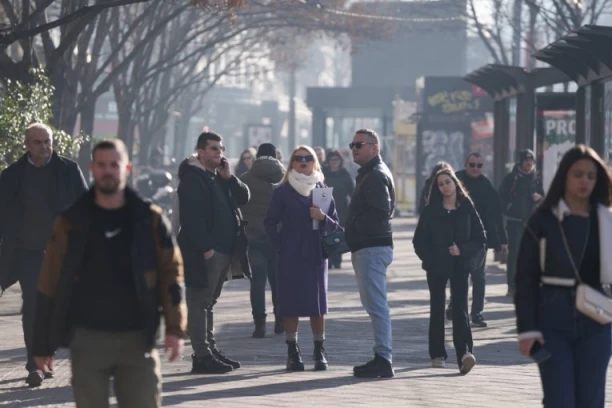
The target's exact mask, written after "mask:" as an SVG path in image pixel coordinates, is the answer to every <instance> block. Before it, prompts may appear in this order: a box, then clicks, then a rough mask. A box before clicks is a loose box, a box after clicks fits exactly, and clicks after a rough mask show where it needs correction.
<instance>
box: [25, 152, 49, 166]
mask: <svg viewBox="0 0 612 408" xmlns="http://www.w3.org/2000/svg"><path fill="white" fill-rule="evenodd" d="M52 158H53V154H51V156H49V158H48V159H47V161H46V162H45V163H44V164H43V165H42V166H39V165H37V164H36V163H34V162H33V161H32V158H30V154H29V153H28V162H29V163H30V164H31V165H33V166H36V167H45V166H46V165H47V164H49V162H50V161H51V159H52Z"/></svg>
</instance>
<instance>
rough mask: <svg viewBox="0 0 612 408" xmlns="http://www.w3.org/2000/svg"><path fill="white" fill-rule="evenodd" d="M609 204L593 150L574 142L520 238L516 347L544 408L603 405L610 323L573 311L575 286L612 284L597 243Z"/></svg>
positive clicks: (607, 181)
mask: <svg viewBox="0 0 612 408" xmlns="http://www.w3.org/2000/svg"><path fill="white" fill-rule="evenodd" d="M611 205H612V179H611V176H610V173H609V171H608V169H607V168H606V166H605V164H604V163H603V161H602V160H601V158H600V157H599V156H598V155H597V153H596V152H595V151H594V150H593V149H591V148H590V147H587V146H584V145H578V146H576V147H574V148H572V149H571V150H569V151H568V152H567V153H566V154H565V156H564V157H563V159H562V160H561V163H560V164H559V169H558V170H557V173H556V174H555V177H554V179H553V181H552V183H551V186H550V189H549V191H548V194H547V196H546V198H545V200H544V202H543V203H542V205H541V206H540V208H539V209H538V210H537V211H536V213H535V214H534V215H533V216H532V217H531V219H530V220H529V222H528V225H527V228H526V230H525V233H524V234H523V239H522V241H521V246H520V250H519V254H518V262H517V275H516V285H517V286H516V294H515V297H514V302H515V305H516V315H517V327H518V333H519V335H518V340H519V349H520V352H521V354H523V355H524V356H532V357H534V359H535V360H536V361H538V362H539V365H538V368H539V370H540V377H541V380H542V388H543V391H544V406H545V407H550V408H553V407H554V408H603V407H604V405H605V390H606V374H607V371H608V363H609V361H610V351H611V347H610V342H611V334H610V324H600V323H598V322H596V321H595V320H592V319H591V318H589V317H588V316H586V315H583V314H582V313H581V312H579V311H578V310H577V308H576V286H577V284H578V283H579V281H581V282H582V283H584V284H587V285H589V286H591V287H592V288H594V289H596V290H599V291H601V292H602V293H603V292H604V285H606V284H609V283H611V282H612V262H610V259H609V256H608V255H607V253H606V251H609V248H606V246H609V245H610V242H600V237H602V236H603V237H605V236H612V235H609V234H612V219H611V217H612V212H611V211H612V209H611ZM577 274H579V276H580V280H579V279H577ZM534 346H535V347H534ZM538 348H539V349H540V351H539V353H538V354H535V352H536V351H537V350H538Z"/></svg>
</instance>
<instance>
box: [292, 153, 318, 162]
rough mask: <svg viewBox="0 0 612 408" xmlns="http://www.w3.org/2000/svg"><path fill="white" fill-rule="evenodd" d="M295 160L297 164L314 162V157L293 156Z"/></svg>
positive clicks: (310, 155)
mask: <svg viewBox="0 0 612 408" xmlns="http://www.w3.org/2000/svg"><path fill="white" fill-rule="evenodd" d="M293 160H294V161H296V162H312V161H314V156H313V155H312V154H307V155H306V156H300V155H297V154H296V155H295V156H293Z"/></svg>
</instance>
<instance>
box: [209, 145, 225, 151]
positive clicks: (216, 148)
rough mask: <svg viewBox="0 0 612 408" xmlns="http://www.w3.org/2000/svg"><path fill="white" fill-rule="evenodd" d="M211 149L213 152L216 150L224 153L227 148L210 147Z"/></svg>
mask: <svg viewBox="0 0 612 408" xmlns="http://www.w3.org/2000/svg"><path fill="white" fill-rule="evenodd" d="M210 148H211V149H212V150H214V151H215V152H219V151H221V152H224V151H225V146H210Z"/></svg>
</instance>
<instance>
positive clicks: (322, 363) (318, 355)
mask: <svg viewBox="0 0 612 408" xmlns="http://www.w3.org/2000/svg"><path fill="white" fill-rule="evenodd" d="M313 359H314V361H315V366H314V369H315V371H325V370H327V365H328V364H327V353H326V352H325V348H324V347H323V341H315V342H314V356H313Z"/></svg>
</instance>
